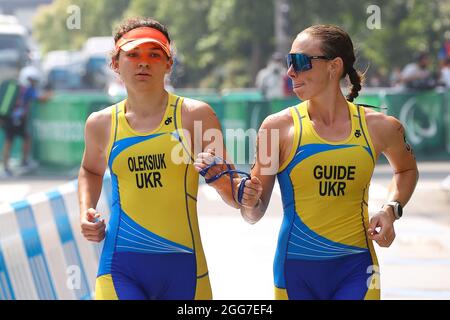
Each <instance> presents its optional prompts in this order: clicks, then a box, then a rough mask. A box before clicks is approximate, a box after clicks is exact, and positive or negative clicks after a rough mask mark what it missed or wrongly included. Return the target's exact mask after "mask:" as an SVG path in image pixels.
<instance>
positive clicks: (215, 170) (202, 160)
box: [194, 149, 227, 184]
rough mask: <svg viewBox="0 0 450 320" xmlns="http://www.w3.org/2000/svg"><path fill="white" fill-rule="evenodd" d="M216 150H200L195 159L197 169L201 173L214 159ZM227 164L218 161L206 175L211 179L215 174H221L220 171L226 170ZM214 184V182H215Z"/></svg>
mask: <svg viewBox="0 0 450 320" xmlns="http://www.w3.org/2000/svg"><path fill="white" fill-rule="evenodd" d="M215 155H216V154H215V151H214V150H213V149H208V150H206V152H200V153H199V154H198V155H197V159H195V161H194V167H195V170H196V171H197V172H198V173H200V171H202V170H203V169H205V168H206V167H207V166H209V165H210V164H211V163H213V161H214V157H215ZM226 169H227V168H226V166H225V164H223V163H218V164H217V165H215V166H212V167H211V168H209V170H208V172H207V173H206V175H205V178H206V179H209V178H211V177H214V176H215V175H217V174H219V173H220V172H222V171H224V170H226ZM213 184H214V182H213Z"/></svg>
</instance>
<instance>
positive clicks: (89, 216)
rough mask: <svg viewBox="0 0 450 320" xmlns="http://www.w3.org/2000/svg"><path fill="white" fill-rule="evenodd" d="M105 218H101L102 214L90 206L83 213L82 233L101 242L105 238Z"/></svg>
mask: <svg viewBox="0 0 450 320" xmlns="http://www.w3.org/2000/svg"><path fill="white" fill-rule="evenodd" d="M105 229H106V224H105V219H100V214H99V213H98V212H97V211H96V210H95V209H93V208H89V209H88V210H86V211H85V212H84V213H83V214H82V215H81V233H82V234H83V236H84V237H85V238H86V239H87V240H89V241H93V242H101V241H102V240H103V239H104V238H105Z"/></svg>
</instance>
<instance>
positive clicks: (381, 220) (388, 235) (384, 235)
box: [367, 207, 395, 248]
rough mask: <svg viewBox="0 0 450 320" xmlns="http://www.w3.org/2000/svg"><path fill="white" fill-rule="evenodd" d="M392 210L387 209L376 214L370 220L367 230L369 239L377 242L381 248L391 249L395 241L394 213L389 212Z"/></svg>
mask: <svg viewBox="0 0 450 320" xmlns="http://www.w3.org/2000/svg"><path fill="white" fill-rule="evenodd" d="M390 209H391V207H386V208H385V209H383V210H381V211H379V212H378V213H377V214H375V215H374V216H373V217H372V218H371V219H370V223H369V228H368V230H367V234H368V236H369V239H370V240H374V241H376V243H378V245H379V246H380V247H386V248H387V247H389V246H390V245H391V244H392V242H393V241H394V239H395V230H394V221H395V218H394V216H393V213H392V212H390V211H389V210H390ZM378 230H379V231H378Z"/></svg>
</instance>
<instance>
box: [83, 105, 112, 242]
mask: <svg viewBox="0 0 450 320" xmlns="http://www.w3.org/2000/svg"><path fill="white" fill-rule="evenodd" d="M109 119H110V118H109ZM109 127H110V124H109V122H108V117H107V115H105V114H102V113H93V114H91V116H89V118H88V119H87V121H86V127H85V150H84V155H83V160H82V162H81V168H80V172H79V175H78V201H79V207H80V223H81V230H82V233H83V235H84V236H85V237H86V239H88V240H90V241H95V242H100V241H101V240H103V238H104V235H105V233H104V231H105V223H104V220H101V221H96V219H97V218H99V217H100V214H99V213H97V211H96V210H95V208H96V206H97V202H98V199H99V197H100V193H101V190H102V183H103V174H104V173H105V170H106V165H107V164H106V147H107V143H108V139H109V135H108V134H107V132H108V133H109Z"/></svg>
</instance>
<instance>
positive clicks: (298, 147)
mask: <svg viewBox="0 0 450 320" xmlns="http://www.w3.org/2000/svg"><path fill="white" fill-rule="evenodd" d="M354 63H355V55H354V50H353V44H352V41H351V39H350V37H349V35H348V34H347V33H346V32H345V31H343V30H342V29H341V28H339V27H337V26H333V25H315V26H312V27H310V28H308V29H306V30H304V31H302V32H301V33H300V34H299V35H298V36H297V38H296V39H295V40H294V42H293V44H292V48H291V52H290V53H289V55H288V56H287V64H288V67H289V70H288V72H287V73H288V75H289V77H290V78H291V79H292V81H293V90H294V92H295V93H296V95H297V96H298V97H299V98H300V99H301V100H302V101H303V102H302V103H300V104H299V105H296V106H293V107H289V108H286V109H285V110H283V111H281V112H279V113H276V114H273V115H270V116H268V117H267V118H266V119H265V120H264V122H263V124H262V125H261V128H260V131H259V133H258V142H257V150H262V149H264V150H273V148H272V147H273V145H274V144H275V146H279V150H278V152H277V153H276V154H275V155H274V156H273V157H272V159H271V161H272V162H271V163H268V161H267V158H265V159H261V158H260V154H259V153H257V158H256V163H255V165H254V167H253V168H252V171H251V176H252V177H256V178H259V180H260V181H261V184H262V189H263V190H262V194H261V198H260V200H261V201H260V203H259V204H258V205H257V206H256V207H254V208H250V207H242V208H241V212H242V214H243V216H246V217H251V218H252V219H251V220H253V221H258V220H259V219H260V218H261V217H262V216H263V215H264V213H265V211H266V209H267V207H268V205H269V201H270V197H271V194H272V190H273V186H274V183H275V178H278V182H279V185H280V189H281V196H282V200H283V222H282V225H281V229H280V233H279V237H278V245H277V251H276V254H275V261H274V280H275V297H276V298H277V299H327V300H328V299H356V300H358V299H379V298H380V283H379V277H380V276H379V266H378V262H377V257H376V254H375V251H374V245H373V241H375V242H376V243H377V244H378V245H379V246H381V247H389V246H390V245H391V244H392V242H393V241H394V238H395V231H394V221H395V220H396V219H399V218H400V217H401V215H402V210H401V208H402V206H404V205H405V204H406V203H407V202H408V200H409V199H410V197H411V195H412V193H413V191H414V188H415V186H416V183H417V177H418V171H417V166H416V161H415V158H414V155H413V153H412V149H411V147H410V146H409V145H408V144H407V143H406V140H405V136H404V129H403V126H402V124H401V123H400V122H399V121H398V120H397V119H395V118H394V117H391V116H387V115H385V114H383V113H380V112H375V111H373V110H371V109H368V108H365V107H363V106H360V105H357V104H354V103H353V100H354V99H355V98H356V97H357V96H358V92H359V91H360V90H361V74H360V73H358V71H356V70H355V68H354ZM344 78H347V79H348V80H349V82H350V84H351V85H350V88H349V92H348V94H347V96H344V94H343V93H342V90H341V86H340V83H341V80H342V79H344ZM266 132H268V136H273V135H272V134H271V133H272V132H277V133H278V134H279V137H280V139H279V141H278V140H277V141H272V140H270V139H269V140H268V139H264V137H265V136H266ZM263 143H267V145H262V144H263ZM381 154H384V155H385V156H386V158H388V160H389V163H390V164H391V166H392V168H393V171H394V172H395V176H394V177H393V180H392V183H391V186H390V188H389V190H390V192H389V195H388V199H386V200H387V203H386V205H384V206H383V208H381V209H380V211H379V212H378V213H376V214H374V215H373V216H372V217H371V218H369V215H368V203H369V199H368V187H369V184H370V180H371V177H372V173H373V170H374V166H375V163H376V161H377V159H378V157H379V156H380V155H381ZM273 163H275V164H276V168H277V169H278V170H276V172H272V173H268V172H267V170H265V169H266V168H267V167H268V166H270V167H273ZM280 211H281V210H280Z"/></svg>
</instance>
